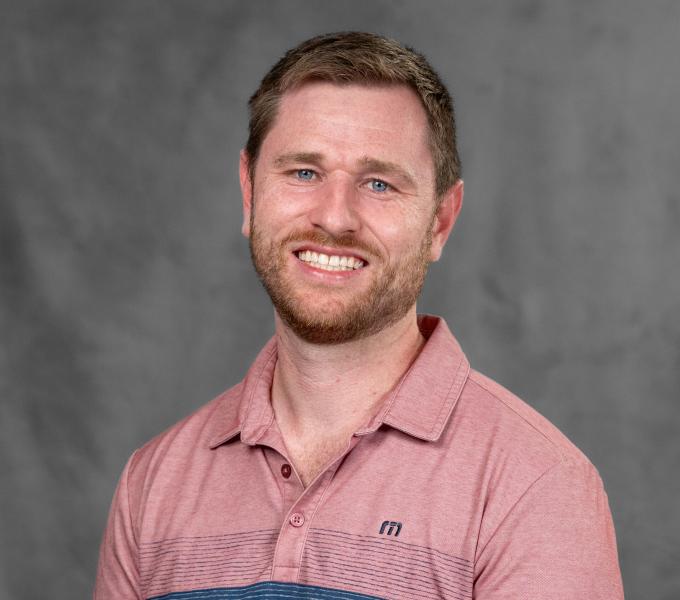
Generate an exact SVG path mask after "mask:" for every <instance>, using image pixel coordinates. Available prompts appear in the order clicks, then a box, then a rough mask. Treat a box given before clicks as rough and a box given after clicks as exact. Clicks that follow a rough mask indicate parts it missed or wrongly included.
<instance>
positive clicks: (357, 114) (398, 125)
mask: <svg viewBox="0 0 680 600" xmlns="http://www.w3.org/2000/svg"><path fill="white" fill-rule="evenodd" d="M240 172H241V185H242V191H243V200H244V223H243V233H244V234H245V235H246V236H248V237H249V238H250V248H251V254H252V257H253V263H254V265H255V268H256V270H257V272H258V274H259V276H260V278H261V280H262V282H263V284H264V286H265V288H266V289H267V292H268V293H269V295H270V297H271V299H272V302H273V303H274V307H275V308H276V311H277V313H278V315H279V317H280V318H281V319H282V320H283V322H284V323H285V324H286V325H287V326H288V327H290V328H291V329H292V330H293V331H294V332H295V333H296V334H297V335H298V336H299V337H301V338H302V339H304V340H307V341H309V342H314V343H341V342H346V341H350V340H353V339H359V338H361V337H365V336H368V335H371V334H374V333H377V332H378V331H381V330H382V329H384V328H385V327H387V326H388V325H391V324H393V323H395V322H397V321H398V320H400V319H402V318H404V317H405V316H406V315H407V314H408V313H409V311H412V310H414V307H415V301H416V299H417V297H418V294H419V293H420V290H421V288H422V285H423V281H424V278H425V273H426V271H427V265H428V264H429V262H430V261H432V260H437V259H438V258H439V256H440V253H441V250H442V247H443V245H444V242H445V241H446V238H447V236H448V233H449V231H450V229H451V226H452V225H453V222H454V221H455V217H456V215H457V213H458V210H459V208H460V200H461V199H462V182H460V185H458V184H457V185H456V186H454V188H455V189H453V188H452V191H451V192H450V193H448V194H446V195H445V197H444V198H443V199H442V201H441V204H440V205H439V209H438V210H437V211H436V212H435V206H436V200H435V177H434V167H433V162H432V157H431V153H430V150H429V145H428V124H427V118H426V115H425V111H424V110H423V108H422V106H421V105H420V101H419V100H418V97H417V96H416V95H415V94H414V93H413V92H412V91H411V90H410V89H409V88H407V87H405V86H368V85H358V84H351V85H343V86H340V85H336V84H333V83H328V82H313V83H307V84H304V85H303V86H301V87H299V88H297V89H295V90H293V91H291V92H287V93H286V94H285V95H284V96H283V98H282V100H281V103H280V106H279V110H278V115H277V117H276V119H275V121H274V124H273V126H272V128H271V130H270V131H269V133H268V134H267V136H266V137H265V139H264V142H263V144H262V147H261V149H260V154H259V157H258V160H257V164H256V168H255V181H254V182H251V181H250V179H249V177H248V162H247V156H246V155H245V154H242V158H241V167H240Z"/></svg>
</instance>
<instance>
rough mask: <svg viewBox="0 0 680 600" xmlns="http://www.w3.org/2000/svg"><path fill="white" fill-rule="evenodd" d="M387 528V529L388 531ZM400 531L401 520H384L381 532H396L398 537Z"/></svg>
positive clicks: (390, 533) (389, 533)
mask: <svg viewBox="0 0 680 600" xmlns="http://www.w3.org/2000/svg"><path fill="white" fill-rule="evenodd" d="M385 529H387V532H386V531H385ZM400 531H401V523H399V521H383V524H382V525H381V526H380V533H381V534H384V533H387V535H392V534H393V533H394V537H397V536H398V535H399V532H400Z"/></svg>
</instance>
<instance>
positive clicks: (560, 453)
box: [470, 374, 565, 462]
mask: <svg viewBox="0 0 680 600" xmlns="http://www.w3.org/2000/svg"><path fill="white" fill-rule="evenodd" d="M470 380H471V381H472V382H473V383H474V384H476V385H477V386H478V387H480V388H482V389H483V390H484V391H486V392H487V393H489V394H491V396H492V397H493V398H494V399H495V400H497V401H498V402H500V403H501V404H503V406H505V407H506V408H507V409H508V410H509V411H510V412H512V413H514V414H515V415H517V416H518V417H519V418H520V419H522V421H523V422H524V423H526V424H527V425H528V426H529V427H531V428H532V429H533V430H534V431H535V432H536V433H538V434H539V435H540V436H541V437H542V438H543V439H545V440H546V441H547V442H548V443H549V444H550V446H551V447H552V448H554V449H555V451H556V452H557V454H558V455H559V457H560V461H561V462H564V460H565V457H564V454H563V452H562V449H561V448H560V447H559V445H558V444H556V443H555V441H554V440H552V439H551V438H550V437H548V435H547V434H546V433H545V432H544V431H541V430H540V429H539V428H538V427H536V425H534V424H533V423H532V422H531V421H529V419H527V418H526V417H525V416H524V415H523V414H521V413H519V412H517V410H515V408H514V407H512V406H510V404H508V403H507V402H506V401H505V400H504V399H503V398H501V397H500V396H499V395H498V394H496V392H494V391H492V390H490V389H489V388H488V387H487V386H486V385H484V383H483V382H482V381H480V380H479V379H477V378H476V377H475V376H474V374H471V375H470Z"/></svg>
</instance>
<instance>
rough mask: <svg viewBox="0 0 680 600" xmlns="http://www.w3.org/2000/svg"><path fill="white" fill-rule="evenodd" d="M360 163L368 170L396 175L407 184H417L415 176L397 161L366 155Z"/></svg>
mask: <svg viewBox="0 0 680 600" xmlns="http://www.w3.org/2000/svg"><path fill="white" fill-rule="evenodd" d="M359 164H360V165H361V166H362V167H363V168H364V169H366V170H367V171H373V172H375V173H384V174H385V175H392V176H394V177H398V178H399V179H402V180H403V181H405V182H406V183H407V184H409V185H412V186H415V184H416V183H415V181H414V180H413V177H411V175H410V173H409V172H408V171H407V170H406V169H404V168H403V167H401V166H400V165H398V164H396V163H393V162H389V161H385V160H379V159H377V158H371V157H370V156H364V157H363V158H361V159H359Z"/></svg>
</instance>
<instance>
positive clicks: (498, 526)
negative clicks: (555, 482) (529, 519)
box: [474, 460, 564, 576]
mask: <svg viewBox="0 0 680 600" xmlns="http://www.w3.org/2000/svg"><path fill="white" fill-rule="evenodd" d="M563 464H564V462H563V461H562V460H560V461H559V462H556V463H555V464H553V465H550V467H548V468H547V469H546V470H545V471H543V472H542V473H541V474H540V475H539V476H538V477H537V478H536V479H534V480H533V481H532V482H531V483H530V484H529V485H528V486H527V488H526V489H525V490H524V491H523V492H522V494H521V495H520V496H519V498H517V500H515V502H513V504H512V506H511V507H510V508H509V509H508V511H507V512H506V513H505V515H504V516H503V518H502V519H501V520H500V522H499V523H498V525H497V526H496V528H495V529H494V530H493V533H492V534H491V536H490V537H489V539H488V540H487V541H486V543H485V544H484V546H483V548H482V549H481V550H479V552H477V549H475V561H474V573H475V576H476V571H477V562H478V561H479V558H480V557H481V555H482V554H484V551H485V550H486V549H487V548H488V547H489V544H491V542H492V541H493V539H494V538H495V537H496V534H497V533H498V531H499V530H500V529H501V528H502V527H503V525H504V524H505V522H506V521H507V520H508V518H509V517H510V515H511V514H512V513H513V511H514V510H515V509H516V508H517V506H518V505H519V504H520V503H521V502H522V501H523V500H524V498H526V497H527V495H528V494H529V492H530V491H531V490H533V489H534V488H535V487H536V486H537V485H538V483H539V482H540V481H541V480H542V479H543V478H544V477H545V476H546V475H547V474H548V473H551V472H552V471H554V470H555V469H557V468H558V467H561V466H562V465H563Z"/></svg>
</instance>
